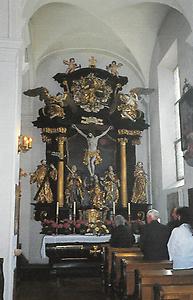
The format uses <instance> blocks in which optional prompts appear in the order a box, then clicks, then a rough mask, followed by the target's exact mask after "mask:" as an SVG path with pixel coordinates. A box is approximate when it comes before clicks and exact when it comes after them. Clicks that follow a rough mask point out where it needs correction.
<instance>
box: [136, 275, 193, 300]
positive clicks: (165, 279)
mask: <svg viewBox="0 0 193 300" xmlns="http://www.w3.org/2000/svg"><path fill="white" fill-rule="evenodd" d="M135 273H136V279H135V280H136V287H137V289H136V293H135V296H136V300H147V299H148V300H154V295H153V287H154V286H155V284H160V285H161V286H162V287H163V286H172V285H179V286H183V285H192V284H193V270H166V269H162V270H136V271H135Z"/></svg>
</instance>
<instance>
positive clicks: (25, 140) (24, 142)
mask: <svg viewBox="0 0 193 300" xmlns="http://www.w3.org/2000/svg"><path fill="white" fill-rule="evenodd" d="M31 148H32V138H31V137H30V136H26V135H20V136H19V137H18V152H27V151H28V150H30V149H31Z"/></svg>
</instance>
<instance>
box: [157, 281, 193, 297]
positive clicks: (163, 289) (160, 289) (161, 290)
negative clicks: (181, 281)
mask: <svg viewBox="0 0 193 300" xmlns="http://www.w3.org/2000/svg"><path fill="white" fill-rule="evenodd" d="M153 290H154V300H193V284H192V285H166V286H161V285H160V284H156V285H155V286H154V288H153Z"/></svg>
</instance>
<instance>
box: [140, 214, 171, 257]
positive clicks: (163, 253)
mask: <svg viewBox="0 0 193 300" xmlns="http://www.w3.org/2000/svg"><path fill="white" fill-rule="evenodd" d="M146 220H147V224H146V225H144V227H143V230H142V233H141V237H140V248H141V250H142V252H143V254H144V259H146V260H165V259H168V250H167V242H168V239H169V236H170V231H169V229H168V227H167V226H166V225H163V224H160V222H159V212H158V211H157V210H156V209H150V210H149V211H148V212H147V215H146Z"/></svg>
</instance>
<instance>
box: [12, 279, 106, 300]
mask: <svg viewBox="0 0 193 300" xmlns="http://www.w3.org/2000/svg"><path fill="white" fill-rule="evenodd" d="M40 299H41V300H59V299H62V300H77V299H78V300H83V299H84V300H107V299H109V297H108V296H107V295H106V294H105V293H104V291H103V288H102V284H101V279H100V277H89V278H88V277H78V278H77V277H72V278H67V277H66V278H60V279H48V278H47V279H45V278H43V279H42V280H40V279H39V280H37V279H34V280H22V281H20V283H19V284H18V287H17V296H16V300H40Z"/></svg>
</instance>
